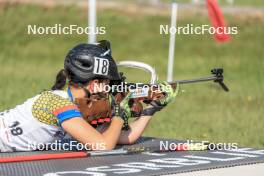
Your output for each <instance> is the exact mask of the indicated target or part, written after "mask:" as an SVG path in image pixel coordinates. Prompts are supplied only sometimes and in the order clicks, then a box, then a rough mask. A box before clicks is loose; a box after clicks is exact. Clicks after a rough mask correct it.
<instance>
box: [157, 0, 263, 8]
mask: <svg viewBox="0 0 264 176" xmlns="http://www.w3.org/2000/svg"><path fill="white" fill-rule="evenodd" d="M162 1H164V2H172V1H174V0H162ZM175 1H176V2H178V3H190V2H191V0H175ZM218 3H219V4H221V5H229V4H228V1H227V0H218ZM233 5H234V6H252V7H254V6H256V7H259V6H264V2H263V1H262V0H251V1H248V0H234V4H233Z"/></svg>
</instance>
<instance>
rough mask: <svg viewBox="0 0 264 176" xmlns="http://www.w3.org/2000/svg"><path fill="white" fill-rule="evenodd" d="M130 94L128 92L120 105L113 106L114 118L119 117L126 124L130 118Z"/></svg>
mask: <svg viewBox="0 0 264 176" xmlns="http://www.w3.org/2000/svg"><path fill="white" fill-rule="evenodd" d="M130 97H131V93H130V92H129V93H128V94H127V95H126V97H125V98H124V99H123V100H122V101H121V102H120V104H116V105H115V116H119V117H121V118H122V119H123V120H124V122H127V121H128V119H129V118H130V117H131V116H132V113H131V109H130V107H129V100H130Z"/></svg>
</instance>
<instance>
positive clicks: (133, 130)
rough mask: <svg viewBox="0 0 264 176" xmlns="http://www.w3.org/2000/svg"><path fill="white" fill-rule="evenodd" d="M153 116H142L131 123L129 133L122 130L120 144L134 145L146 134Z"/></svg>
mask: <svg viewBox="0 0 264 176" xmlns="http://www.w3.org/2000/svg"><path fill="white" fill-rule="evenodd" d="M151 117H152V116H141V117H139V118H137V119H136V120H135V121H133V122H131V123H129V126H130V129H129V130H128V131H124V130H122V132H121V135H120V137H119V140H118V144H133V143H134V142H135V141H136V140H137V139H138V138H139V137H140V136H141V135H142V133H143V132H144V129H145V128H146V126H147V125H148V123H149V122H150V119H151Z"/></svg>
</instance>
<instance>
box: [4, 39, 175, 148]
mask: <svg viewBox="0 0 264 176" xmlns="http://www.w3.org/2000/svg"><path fill="white" fill-rule="evenodd" d="M120 79H121V77H120V74H119V73H118V70H117V66H116V63H115V61H114V60H113V58H112V56H111V49H110V46H108V47H107V46H106V45H104V44H103V42H99V43H98V44H79V45H77V46H75V47H74V48H73V49H71V50H70V51H69V53H68V54H67V56H66V58H65V62H64V69H63V70H61V71H60V72H59V73H58V75H57V78H56V82H55V84H54V86H53V87H52V89H51V90H49V91H43V92H42V93H40V94H38V95H36V96H35V97H33V98H30V99H28V100H27V101H25V102H24V103H23V104H21V105H18V106H16V107H15V108H13V109H10V110H6V111H4V112H1V113H0V150H1V152H12V151H30V150H34V149H35V148H34V146H33V145H32V144H47V143H49V144H50V143H52V142H54V141H56V140H60V139H62V138H63V137H64V136H65V135H66V134H68V135H70V136H71V137H72V138H74V139H75V140H77V141H78V142H80V143H82V144H85V145H88V146H89V147H91V148H93V146H101V148H98V149H97V150H111V149H113V148H114V147H115V146H116V144H132V143H134V142H135V141H136V140H137V139H138V138H139V137H140V136H141V134H142V133H143V131H144V129H145V128H146V126H147V124H148V123H149V121H150V119H151V116H153V114H154V113H155V112H156V111H159V110H161V109H162V108H163V107H165V106H166V105H167V104H168V103H169V102H171V100H173V99H174V98H175V97H176V95H177V92H178V90H176V91H174V90H173V89H172V88H171V87H169V88H168V86H166V87H167V88H166V89H164V90H163V91H165V93H166V96H165V97H164V98H162V99H160V100H155V102H152V103H150V104H151V105H148V106H147V108H145V109H144V111H143V113H142V115H141V116H140V117H139V118H137V119H135V120H134V121H133V122H131V123H130V124H129V127H130V128H129V130H122V127H123V125H124V120H126V119H127V118H129V117H131V111H130V108H129V105H128V99H129V97H126V98H124V99H123V100H122V101H121V103H119V104H118V103H115V102H114V104H115V105H114V106H112V107H113V110H112V111H113V115H112V118H111V122H110V123H109V124H108V125H106V126H105V127H104V128H94V127H93V126H92V125H90V121H89V120H88V119H87V118H85V117H84V116H83V115H82V112H81V111H80V108H79V107H78V104H76V103H75V100H76V99H80V98H85V97H87V96H89V95H90V94H97V93H100V92H95V90H94V87H95V86H96V85H98V84H105V85H108V84H112V82H114V81H118V80H120ZM97 91H98V90H97ZM109 98H111V93H109ZM109 102H113V101H112V100H111V101H109ZM90 108H94V107H93V106H92V107H90ZM99 143H100V144H103V145H98V144H99ZM93 149H94V148H93Z"/></svg>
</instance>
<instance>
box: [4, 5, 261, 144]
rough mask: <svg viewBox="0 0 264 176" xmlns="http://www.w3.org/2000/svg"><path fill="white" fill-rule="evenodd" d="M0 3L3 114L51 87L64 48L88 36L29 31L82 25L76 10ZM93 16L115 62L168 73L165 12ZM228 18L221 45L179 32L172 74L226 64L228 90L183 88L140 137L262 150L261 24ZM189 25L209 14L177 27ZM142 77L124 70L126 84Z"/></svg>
mask: <svg viewBox="0 0 264 176" xmlns="http://www.w3.org/2000/svg"><path fill="white" fill-rule="evenodd" d="M0 8H1V9H0V22H1V27H0V33H1V35H0V48H1V49H0V65H1V71H0V79H1V84H0V95H1V98H0V111H2V110H4V109H6V108H9V107H10V108H11V107H14V106H15V105H17V104H19V103H22V102H23V101H25V100H26V99H27V98H29V97H32V96H34V95H36V94H37V93H38V92H40V91H42V90H43V89H49V88H50V87H51V85H52V84H53V82H54V78H55V75H56V73H57V72H58V71H59V70H60V69H61V68H62V67H63V60H64V57H65V55H66V53H67V51H68V50H69V49H70V48H72V47H73V46H74V45H76V44H77V43H79V42H86V40H87V39H86V38H87V37H86V36H85V35H43V36H41V35H38V36H34V35H27V25H28V24H38V25H41V26H49V25H51V26H52V25H54V24H55V23H60V24H62V25H69V24H78V25H80V26H85V25H86V21H87V19H86V14H87V13H86V11H85V10H81V9H78V8H77V7H54V8H51V9H49V8H44V7H38V6H29V5H19V6H18V5H12V6H11V5H5V6H1V7H0ZM98 18H99V20H98V21H99V25H101V26H106V29H107V34H106V35H102V36H99V38H100V39H103V38H105V39H109V40H110V41H111V42H112V48H113V56H114V58H115V59H116V60H118V61H120V60H126V59H134V60H137V61H144V62H147V63H149V64H151V65H153V66H154V67H155V68H156V70H157V72H158V74H159V79H160V80H164V79H165V78H166V65H167V55H168V41H169V40H168V38H169V36H164V35H159V25H160V24H169V23H170V18H169V17H160V16H142V15H134V16H129V15H127V14H123V13H121V12H115V11H109V10H108V11H104V12H102V13H99V17H98ZM227 21H228V23H229V25H231V26H238V27H239V34H238V35H236V36H233V40H232V41H231V42H229V43H226V44H218V43H215V42H214V41H213V39H212V37H211V36H209V35H204V36H184V35H180V36H177V39H176V40H177V41H176V56H175V64H174V69H175V72H174V77H175V79H185V78H193V77H197V76H203V75H207V74H209V70H210V69H211V68H213V67H224V68H225V75H226V83H227V85H229V87H230V89H231V91H230V92H229V93H225V92H223V91H222V90H221V89H220V88H219V87H218V86H217V85H214V84H213V83H204V84H196V85H188V86H183V87H182V89H184V90H185V93H181V94H180V95H179V96H178V97H177V100H176V101H175V102H173V103H171V104H170V105H169V106H168V107H167V108H166V109H165V110H163V111H162V112H159V113H157V115H155V116H154V117H153V121H152V122H151V124H150V125H149V127H148V129H147V130H146V132H145V135H149V136H157V137H167V138H177V139H193V140H210V141H215V142H237V143H238V144H239V145H240V146H253V147H262V148H263V147H264V133H263V129H264V119H263V114H264V109H263V106H264V94H263V90H264V84H263V77H264V71H263V68H264V62H263V59H264V51H263V38H264V34H263V33H262V29H263V28H264V23H262V22H259V21H258V20H257V19H248V20H243V21H242V20H239V19H237V18H231V17H227ZM187 23H194V24H197V25H199V24H207V23H208V19H207V17H203V16H195V17H188V18H184V19H181V20H180V21H179V25H185V24H187ZM142 75H144V74H143V73H142V72H137V71H132V70H129V71H128V73H127V76H128V77H129V80H131V81H140V82H142V81H146V80H147V79H148V78H147V77H145V76H142Z"/></svg>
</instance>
